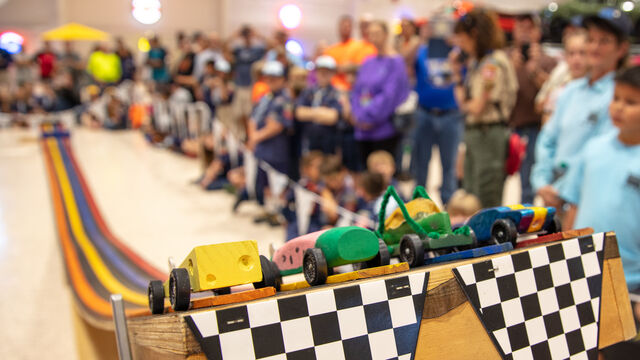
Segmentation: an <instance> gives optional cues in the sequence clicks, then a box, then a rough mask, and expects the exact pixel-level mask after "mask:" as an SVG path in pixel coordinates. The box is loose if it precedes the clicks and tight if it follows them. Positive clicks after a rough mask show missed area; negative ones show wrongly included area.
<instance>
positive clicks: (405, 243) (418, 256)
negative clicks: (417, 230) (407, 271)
mask: <svg viewBox="0 0 640 360" xmlns="http://www.w3.org/2000/svg"><path fill="white" fill-rule="evenodd" d="M400 261H401V262H406V263H408V264H409V267H412V268H413V267H418V266H422V265H424V244H423V243H422V240H420V237H419V236H418V235H416V234H406V235H404V236H403V237H402V239H401V240H400Z"/></svg>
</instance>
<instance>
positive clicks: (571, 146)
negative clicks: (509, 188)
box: [531, 72, 615, 191]
mask: <svg viewBox="0 0 640 360" xmlns="http://www.w3.org/2000/svg"><path fill="white" fill-rule="evenodd" d="M613 78H614V73H613V72H611V73H609V74H607V75H606V76H604V77H603V78H601V79H599V80H598V81H596V82H594V83H593V84H591V85H590V84H589V78H588V77H584V78H581V79H577V80H574V81H572V82H570V83H569V84H568V85H567V86H566V88H565V90H564V92H563V93H562V95H560V97H559V98H558V102H557V103H556V109H555V111H554V112H553V115H552V116H551V118H550V119H549V121H548V122H547V123H546V124H545V125H544V126H543V127H542V131H541V132H540V135H539V136H538V140H537V142H536V153H535V159H536V163H535V164H534V165H533V169H532V172H531V185H532V186H533V188H534V189H535V190H536V191H537V190H538V189H540V188H541V187H543V186H545V185H549V184H551V185H553V186H554V187H560V186H562V185H561V182H562V181H563V180H562V174H563V173H564V172H565V171H566V169H568V168H569V167H570V165H571V161H572V159H574V158H575V157H576V155H577V154H579V152H580V150H582V148H583V146H584V144H586V143H587V142H588V141H589V139H591V138H593V137H594V136H596V135H599V134H602V133H604V132H606V131H610V130H613V125H612V124H611V120H610V119H609V103H610V102H611V99H612V98H613V89H614V86H615V82H614V79H613Z"/></svg>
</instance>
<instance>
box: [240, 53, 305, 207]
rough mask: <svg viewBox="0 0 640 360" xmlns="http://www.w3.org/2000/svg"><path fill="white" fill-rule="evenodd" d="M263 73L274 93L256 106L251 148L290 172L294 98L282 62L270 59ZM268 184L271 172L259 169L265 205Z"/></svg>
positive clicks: (259, 197) (258, 185)
mask: <svg viewBox="0 0 640 360" xmlns="http://www.w3.org/2000/svg"><path fill="white" fill-rule="evenodd" d="M262 74H263V75H264V76H265V81H266V83H267V85H268V86H269V89H270V92H269V93H268V94H267V95H265V96H263V97H262V99H260V102H258V104H257V105H256V106H255V108H254V109H253V113H252V114H251V119H250V121H249V126H248V129H247V136H248V139H247V144H246V146H247V148H248V149H249V150H250V151H253V152H254V154H255V156H256V158H257V159H258V160H262V161H264V162H266V163H268V164H269V165H271V167H272V168H273V169H274V170H276V171H278V172H280V173H283V174H288V173H289V166H290V164H289V158H290V157H289V156H288V154H289V136H288V134H287V130H288V129H290V128H291V126H292V124H293V112H292V104H291V98H290V97H289V95H288V94H287V91H286V79H285V76H284V66H283V65H282V63H280V62H278V61H267V62H266V63H265V64H264V66H263V68H262ZM267 185H268V181H267V174H266V173H265V172H264V171H263V170H262V169H258V174H257V177H256V196H257V200H258V203H259V204H260V205H264V189H265V187H266V186H267Z"/></svg>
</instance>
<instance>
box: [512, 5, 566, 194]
mask: <svg viewBox="0 0 640 360" xmlns="http://www.w3.org/2000/svg"><path fill="white" fill-rule="evenodd" d="M541 37H542V29H541V24H540V18H539V17H538V16H537V15H534V14H525V15H519V16H517V17H516V21H515V24H514V27H513V46H512V48H511V49H510V52H509V55H510V57H511V62H512V63H513V67H514V68H515V70H516V75H517V77H518V85H519V87H518V95H517V99H516V105H515V107H514V108H513V111H512V112H511V117H510V120H509V126H510V127H511V128H512V129H513V130H515V131H516V132H517V133H518V135H520V136H521V137H522V138H523V140H525V141H527V149H526V155H525V158H524V160H523V162H522V165H521V167H520V180H521V182H522V203H528V204H531V203H533V198H534V196H535V192H534V191H533V188H532V187H531V182H530V181H529V178H530V174H531V167H532V166H533V164H534V161H535V159H534V152H535V144H536V139H537V138H538V133H539V132H540V126H541V122H542V114H540V113H538V112H536V110H535V98H536V95H537V94H538V91H539V90H540V88H541V87H542V84H544V82H545V81H546V80H547V78H548V77H549V73H550V72H551V70H553V68H554V67H555V66H556V60H555V59H553V58H552V57H550V56H548V55H546V54H545V53H544V52H543V51H542V46H541V45H540V38H541Z"/></svg>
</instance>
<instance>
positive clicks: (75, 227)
mask: <svg viewBox="0 0 640 360" xmlns="http://www.w3.org/2000/svg"><path fill="white" fill-rule="evenodd" d="M47 146H48V147H49V151H50V153H51V158H52V160H53V163H54V167H55V168H56V171H55V172H56V174H57V176H58V181H59V183H60V189H61V190H62V194H63V198H64V206H65V208H66V209H67V214H68V216H69V223H70V225H71V230H72V232H73V235H74V236H75V238H76V240H77V241H78V245H79V246H80V248H81V249H82V252H84V254H85V256H86V258H87V261H88V262H89V265H90V266H91V268H92V269H93V270H94V271H95V274H96V276H97V277H98V279H99V280H100V282H101V283H102V284H103V285H104V287H105V288H106V289H107V290H109V292H111V293H112V294H122V297H123V299H124V300H126V301H128V302H130V303H133V304H137V305H141V306H148V304H149V300H148V298H147V296H146V295H143V294H140V293H138V292H136V291H133V290H131V289H129V288H128V287H127V286H125V285H123V284H122V283H121V282H120V281H118V279H116V277H115V276H113V274H112V273H111V271H109V268H108V267H107V266H106V265H105V263H104V262H103V261H102V258H101V257H100V254H98V251H96V248H95V247H94V246H93V244H92V243H91V241H90V240H89V238H88V237H87V234H86V233H85V231H84V227H83V225H82V218H81V217H80V213H79V211H78V207H77V206H76V201H75V196H74V195H73V190H72V189H71V183H70V181H69V178H68V177H67V172H66V169H65V167H64V163H63V161H62V156H61V155H60V149H59V148H58V145H57V144H56V140H55V139H47Z"/></svg>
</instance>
